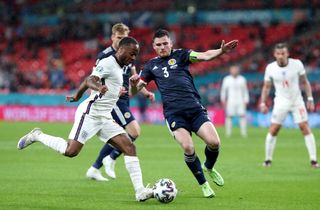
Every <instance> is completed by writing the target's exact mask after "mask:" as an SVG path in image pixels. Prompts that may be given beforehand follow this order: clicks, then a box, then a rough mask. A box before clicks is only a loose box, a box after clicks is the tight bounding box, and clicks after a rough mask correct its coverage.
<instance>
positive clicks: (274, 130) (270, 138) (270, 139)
mask: <svg viewBox="0 0 320 210" xmlns="http://www.w3.org/2000/svg"><path fill="white" fill-rule="evenodd" d="M280 129H281V124H276V123H271V125H270V128H269V133H268V134H267V136H266V141H265V161H264V162H263V166H265V167H270V166H271V164H272V156H273V151H274V148H275V146H276V142H277V135H278V132H279V131H280Z"/></svg>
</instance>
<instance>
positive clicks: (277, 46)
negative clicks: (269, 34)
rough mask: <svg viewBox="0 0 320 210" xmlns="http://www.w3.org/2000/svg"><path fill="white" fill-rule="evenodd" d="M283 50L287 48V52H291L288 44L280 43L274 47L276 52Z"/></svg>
mask: <svg viewBox="0 0 320 210" xmlns="http://www.w3.org/2000/svg"><path fill="white" fill-rule="evenodd" d="M283 48H287V50H289V47H288V44H287V43H285V42H280V43H277V44H276V45H275V46H274V50H276V49H283Z"/></svg>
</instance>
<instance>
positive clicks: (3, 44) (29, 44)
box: [0, 0, 320, 109]
mask: <svg viewBox="0 0 320 210" xmlns="http://www.w3.org/2000/svg"><path fill="white" fill-rule="evenodd" d="M115 2H116V3H115ZM190 5H192V6H195V5H196V7H197V11H196V12H199V11H201V10H203V9H211V10H221V9H225V10H253V11H254V10H257V9H263V8H265V7H266V6H267V5H268V6H271V7H273V8H286V9H294V8H305V9H309V10H310V12H311V17H312V18H313V17H314V14H313V12H314V10H313V9H312V8H316V7H317V6H320V5H319V1H315V0H312V1H279V0H273V1H249V0H246V1H243V2H241V3H239V2H237V1H224V0H219V1H215V2H214V3H212V2H200V3H199V2H198V1H197V4H195V1H190V2H189V1H188V2H186V1H179V0H178V1H168V0H164V1H155V0H152V1H147V0H143V1H137V0H121V1H114V0H111V1H102V0H93V1H90V2H88V1H75V0H70V1H67V0H55V1H53V0H46V1H39V0H25V1H2V2H1V3H0V12H1V13H3V14H4V15H3V17H1V21H0V92H3V93H8V92H27V93H30V92H35V91H38V90H39V89H41V90H42V92H64V91H69V90H72V89H74V88H75V87H77V86H78V85H79V83H80V82H81V80H82V79H83V78H84V77H85V76H86V75H88V74H89V73H90V71H91V69H92V66H93V65H94V60H95V55H96V54H97V52H98V51H100V50H101V49H103V48H104V47H105V46H106V45H107V44H109V42H108V37H109V34H110V25H111V24H112V22H108V23H103V22H102V21H101V20H100V19H99V18H102V15H103V14H105V13H108V12H112V13H114V14H115V15H123V16H124V17H126V18H125V19H124V20H125V21H127V24H128V25H129V26H130V28H131V29H132V31H131V35H132V36H134V37H137V39H138V41H139V42H140V45H141V53H140V56H139V60H138V62H137V66H138V67H141V66H143V64H144V63H145V62H146V61H147V60H148V59H150V58H152V57H153V56H155V55H154V53H153V50H152V48H151V37H152V32H153V29H154V28H156V27H158V26H163V27H165V28H168V29H169V30H170V31H172V36H173V37H174V39H175V43H176V46H179V47H184V48H191V49H194V50H196V51H202V50H206V49H209V48H216V47H219V45H220V43H221V40H222V39H225V40H226V41H228V40H231V39H239V41H240V45H239V48H238V50H236V51H234V52H232V53H230V54H228V55H225V56H223V57H221V59H218V60H215V61H213V62H208V63H198V64H194V65H192V69H191V71H192V72H193V74H194V75H195V77H196V81H198V82H197V83H198V84H199V86H203V92H206V93H207V94H204V95H208V98H209V99H208V98H205V99H204V100H206V101H208V103H211V104H212V103H215V104H216V103H217V102H218V97H217V96H218V94H219V91H218V90H219V88H220V82H221V81H220V80H221V78H222V76H221V75H223V73H221V72H223V71H224V70H225V69H226V68H227V67H228V65H230V64H233V63H238V64H240V65H241V66H242V69H243V71H244V72H245V73H246V74H245V75H246V77H247V78H248V80H249V86H250V87H251V88H250V89H252V90H254V91H253V92H254V94H253V96H251V97H252V100H251V101H252V104H250V106H249V107H251V108H255V107H256V103H257V101H256V99H255V98H257V96H258V94H259V92H260V88H261V81H262V79H261V78H262V73H263V71H264V67H265V65H266V64H267V62H269V61H270V60H271V59H272V57H271V56H272V54H271V49H272V46H273V44H274V43H276V42H279V41H288V42H289V43H290V46H292V49H291V56H292V57H296V58H299V59H301V60H302V61H303V62H304V63H305V65H306V69H307V70H308V72H309V73H311V74H312V75H316V76H311V77H310V78H311V81H312V85H313V88H314V90H315V94H316V95H317V96H319V95H320V88H319V85H318V84H316V82H314V81H315V79H314V78H319V72H320V62H319V56H320V51H319V49H320V41H319V40H320V39H319V38H320V33H319V32H318V31H316V30H315V29H314V28H315V27H314V26H315V25H316V26H319V23H318V22H317V18H315V19H312V20H311V21H310V20H308V21H305V19H304V17H302V18H301V17H300V19H299V20H295V21H292V22H288V21H284V22H281V21H271V22H268V23H260V22H249V23H244V22H240V23H237V24H235V23H217V24H208V23H199V22H197V21H199V20H197V18H195V19H194V20H191V22H184V21H183V20H180V22H179V24H167V23H164V21H159V18H154V20H153V21H151V22H152V23H150V24H148V21H149V20H145V22H146V23H145V22H144V23H145V25H142V26H141V25H138V26H136V25H135V24H136V23H132V22H130V20H131V18H132V16H130V15H132V14H133V16H134V14H135V13H134V12H136V13H139V12H141V13H143V12H146V11H147V12H149V13H150V12H151V13H152V12H154V17H157V16H159V13H158V12H159V11H163V10H164V9H166V10H168V11H174V10H177V11H186V10H187V9H188V7H190ZM123 11H126V14H125V13H122V12H123ZM128 12H133V13H132V14H129V16H128ZM67 14H68V15H67ZM26 15H28V17H29V19H28V21H29V22H28V21H27V22H26V20H25V19H23V18H22V17H25V16H26ZM37 15H38V16H37ZM83 15H87V16H86V17H88V18H82V16H83ZM298 16H299V15H298ZM300 16H301V15H300ZM36 17H41V18H38V19H37V18H36ZM152 17H153V16H152ZM161 18H163V16H161V15H160V19H161ZM301 20H302V21H301ZM139 21H140V20H139ZM139 21H138V22H139ZM306 22H308V24H306ZM195 23H197V24H195ZM312 26H313V27H312ZM293 35H295V37H294V38H293ZM212 70H215V71H218V72H220V73H212ZM203 78H206V79H203ZM216 78H219V79H216ZM252 78H253V79H252ZM257 80H258V81H257ZM204 90H205V91H204ZM315 98H317V97H315ZM318 98H319V97H318ZM317 107H318V109H319V107H320V102H319V101H317Z"/></svg>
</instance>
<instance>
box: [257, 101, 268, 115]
mask: <svg viewBox="0 0 320 210" xmlns="http://www.w3.org/2000/svg"><path fill="white" fill-rule="evenodd" d="M259 109H260V111H261V112H262V113H267V112H268V111H269V109H268V107H267V105H266V104H265V103H261V104H260V105H259Z"/></svg>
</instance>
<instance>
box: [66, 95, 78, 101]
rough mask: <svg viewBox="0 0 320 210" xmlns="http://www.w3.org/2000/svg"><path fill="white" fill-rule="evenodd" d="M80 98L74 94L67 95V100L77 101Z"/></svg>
mask: <svg viewBox="0 0 320 210" xmlns="http://www.w3.org/2000/svg"><path fill="white" fill-rule="evenodd" d="M79 99H80V98H78V97H77V96H76V95H73V96H66V101H67V102H77V101H79Z"/></svg>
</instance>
